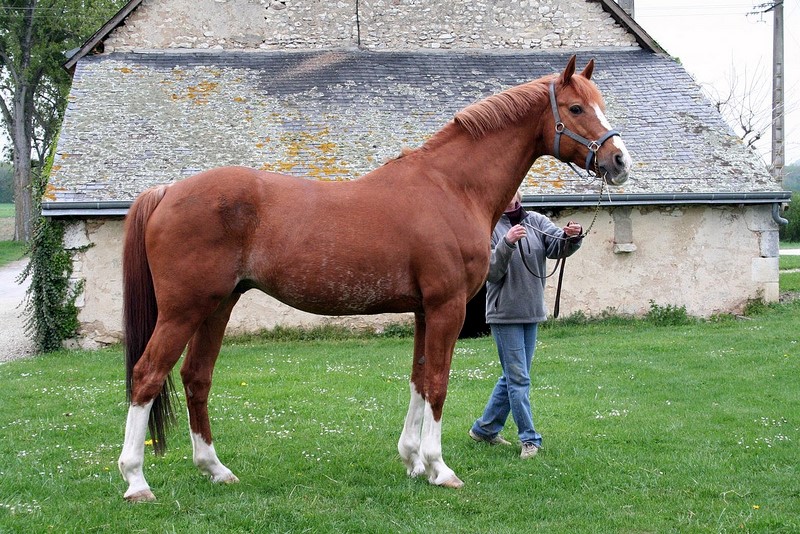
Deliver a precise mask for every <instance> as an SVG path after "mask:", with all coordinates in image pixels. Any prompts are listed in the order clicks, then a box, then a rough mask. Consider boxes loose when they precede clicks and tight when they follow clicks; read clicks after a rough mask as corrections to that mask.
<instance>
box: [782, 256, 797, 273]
mask: <svg viewBox="0 0 800 534" xmlns="http://www.w3.org/2000/svg"><path fill="white" fill-rule="evenodd" d="M778 265H779V266H780V269H781V270H782V271H783V270H786V269H800V256H780V258H779V259H778Z"/></svg>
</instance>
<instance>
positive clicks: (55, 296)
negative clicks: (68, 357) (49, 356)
mask: <svg viewBox="0 0 800 534" xmlns="http://www.w3.org/2000/svg"><path fill="white" fill-rule="evenodd" d="M63 237H64V223H63V222H60V221H52V220H49V219H46V218H44V217H40V218H39V219H38V221H37V224H36V228H35V230H34V235H33V239H32V241H31V247H30V252H29V254H30V258H31V260H30V262H29V263H28V265H27V266H26V267H25V270H24V271H23V273H22V278H23V279H24V278H27V277H30V279H31V280H30V287H29V289H28V302H27V305H26V312H27V314H28V318H27V321H26V323H25V331H26V334H28V336H30V338H31V339H32V340H33V341H34V343H35V344H36V348H37V350H38V351H40V352H51V351H54V350H58V349H60V348H61V344H62V342H63V341H64V340H65V339H68V338H70V337H73V336H74V335H75V333H76V332H77V330H78V309H77V308H76V306H75V300H76V299H77V298H78V295H80V293H81V291H82V290H83V284H82V283H81V284H76V285H74V286H73V285H71V284H70V275H71V274H72V256H71V255H70V254H69V253H68V252H67V251H65V250H64V247H63Z"/></svg>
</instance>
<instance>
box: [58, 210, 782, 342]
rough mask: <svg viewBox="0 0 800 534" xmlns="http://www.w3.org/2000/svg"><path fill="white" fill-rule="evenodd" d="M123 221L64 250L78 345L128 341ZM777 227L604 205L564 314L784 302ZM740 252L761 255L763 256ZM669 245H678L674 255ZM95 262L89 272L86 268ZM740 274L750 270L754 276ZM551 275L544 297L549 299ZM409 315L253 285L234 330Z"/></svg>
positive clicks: (100, 225) (747, 218) (84, 224)
mask: <svg viewBox="0 0 800 534" xmlns="http://www.w3.org/2000/svg"><path fill="white" fill-rule="evenodd" d="M593 215H594V212H593V210H576V211H573V210H564V211H562V212H560V213H559V214H558V215H557V216H553V220H554V222H555V223H556V224H558V225H560V226H561V225H564V224H566V222H567V221H568V220H576V221H579V222H581V223H583V224H584V225H586V226H588V225H589V223H590V221H591V220H592V217H593ZM120 235H122V221H121V220H120V219H116V220H108V219H104V220H99V219H97V220H88V221H75V222H73V223H72V224H71V225H70V227H69V230H68V232H67V235H66V238H65V246H66V248H67V249H70V250H72V251H73V252H74V254H75V271H74V277H75V278H76V280H77V279H82V280H84V282H85V284H86V286H85V291H84V294H83V297H82V298H81V301H79V302H78V305H79V307H80V315H79V320H80V322H81V332H80V334H79V338H80V343H81V345H82V346H84V347H87V348H89V347H97V346H101V345H104V344H109V343H115V342H118V341H120V340H121V339H122V324H121V319H122V297H121V295H122V272H121V256H122V250H121V247H122V244H121V239H120ZM777 246H778V241H777V229H776V227H775V224H774V223H773V222H772V219H771V216H770V209H769V207H768V206H755V207H728V206H723V207H709V206H687V207H649V208H648V207H633V208H624V207H620V208H615V209H613V210H611V211H607V210H601V211H600V213H599V214H598V217H597V221H596V223H595V224H594V226H593V228H592V232H591V233H590V235H589V236H588V237H587V238H586V239H585V241H584V244H583V246H582V248H581V250H579V251H578V252H577V253H576V254H575V255H574V256H572V257H570V258H569V260H568V262H567V266H566V270H565V275H564V288H563V293H562V303H561V314H562V316H564V317H565V316H568V315H570V314H572V313H575V312H577V311H581V312H583V313H585V314H587V315H596V314H600V313H602V312H605V311H609V310H610V311H612V312H613V313H619V314H635V315H641V314H644V313H647V311H648V310H649V309H650V302H651V301H652V302H654V303H656V304H658V305H661V306H666V305H672V306H685V307H686V310H687V312H688V313H689V314H691V315H694V316H704V317H708V316H711V315H714V314H718V313H730V312H739V311H741V310H742V309H743V308H744V306H745V305H746V304H747V302H748V300H750V299H757V298H763V299H765V300H767V301H775V300H777V299H778V267H777V261H778V258H777ZM742 250H753V251H759V250H760V251H761V252H760V255H759V256H753V255H747V254H742ZM673 251H679V252H676V253H672V252H673ZM84 266H91V273H88V272H85V271H84ZM743 273H749V276H748V275H747V274H745V275H744V276H743ZM555 278H556V277H553V278H550V279H549V280H548V282H547V291H546V292H547V294H546V297H545V302H546V303H547V305H548V307H551V309H552V304H553V299H554V296H555V291H554V289H555V288H554V285H555V281H556V280H555ZM410 320H411V316H410V315H404V314H387V315H381V316H353V317H320V316H316V315H312V314H308V313H304V312H301V311H298V310H295V309H293V308H290V307H288V306H285V305H284V304H281V303H280V302H278V301H276V300H275V299H273V298H271V297H269V296H267V295H265V294H263V293H260V292H258V291H255V290H253V291H249V292H248V293H246V294H245V295H244V296H243V297H242V299H241V300H240V302H239V304H238V305H237V307H236V308H235V309H234V313H233V316H232V318H231V321H230V323H229V325H228V332H229V333H244V332H255V331H258V330H261V329H269V328H274V327H275V326H277V325H281V326H309V325H318V324H321V323H329V324H341V325H344V326H349V327H372V328H377V329H380V328H381V327H382V325H385V324H388V323H392V322H400V321H410Z"/></svg>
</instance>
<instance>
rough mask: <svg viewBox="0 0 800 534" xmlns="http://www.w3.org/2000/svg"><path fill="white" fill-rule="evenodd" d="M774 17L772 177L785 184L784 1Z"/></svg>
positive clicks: (781, 1)
mask: <svg viewBox="0 0 800 534" xmlns="http://www.w3.org/2000/svg"><path fill="white" fill-rule="evenodd" d="M772 15H773V17H774V21H773V26H772V175H773V176H774V177H775V179H776V180H778V181H779V183H780V184H783V164H784V161H783V159H784V155H785V152H784V150H785V147H784V138H783V0H778V1H777V2H775V3H774V11H773V13H772Z"/></svg>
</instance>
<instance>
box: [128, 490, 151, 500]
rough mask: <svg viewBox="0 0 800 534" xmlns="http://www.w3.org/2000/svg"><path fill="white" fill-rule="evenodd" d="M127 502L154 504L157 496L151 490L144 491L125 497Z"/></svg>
mask: <svg viewBox="0 0 800 534" xmlns="http://www.w3.org/2000/svg"><path fill="white" fill-rule="evenodd" d="M125 500H126V501H128V502H153V501H155V500H156V496H155V495H153V492H152V491H150V490H149V489H144V490H141V491H137V492H136V493H133V494H131V495H125Z"/></svg>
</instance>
